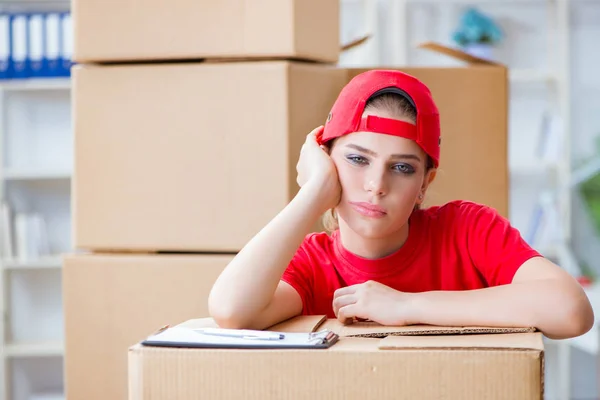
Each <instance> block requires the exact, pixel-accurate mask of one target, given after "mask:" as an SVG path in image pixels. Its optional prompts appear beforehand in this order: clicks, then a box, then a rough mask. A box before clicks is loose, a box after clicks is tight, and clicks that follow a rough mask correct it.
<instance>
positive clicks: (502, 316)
mask: <svg viewBox="0 0 600 400" xmlns="http://www.w3.org/2000/svg"><path fill="white" fill-rule="evenodd" d="M409 296H410V300H408V298H407V300H408V302H409V303H410V304H411V307H410V309H411V310H412V311H411V316H410V317H408V318H409V319H410V320H411V321H414V322H415V323H422V324H432V325H446V326H448V325H456V326H473V325H480V326H505V327H514V326H519V327H530V326H531V327H536V328H537V329H538V330H540V331H541V332H542V333H543V334H544V335H545V336H547V337H549V338H553V339H565V338H571V337H575V336H579V335H582V334H584V333H586V332H587V331H589V330H590V329H591V328H592V326H593V324H594V313H593V311H592V307H591V305H590V302H589V300H588V298H587V296H586V295H585V292H584V291H583V289H582V288H581V286H580V285H579V283H578V282H577V281H576V280H575V279H573V278H572V277H571V276H570V275H569V274H568V273H567V272H565V271H564V270H563V269H561V268H560V267H558V266H556V265H555V264H553V263H552V262H550V261H549V260H547V259H545V258H542V257H535V258H531V259H529V260H528V261H526V262H525V263H524V264H523V265H522V266H521V267H520V268H519V269H518V270H517V273H516V274H515V277H514V279H513V282H512V284H508V285H501V286H495V287H490V288H485V289H477V290H469V291H433V292H423V293H414V294H409ZM399 306H401V305H400V304H399Z"/></svg>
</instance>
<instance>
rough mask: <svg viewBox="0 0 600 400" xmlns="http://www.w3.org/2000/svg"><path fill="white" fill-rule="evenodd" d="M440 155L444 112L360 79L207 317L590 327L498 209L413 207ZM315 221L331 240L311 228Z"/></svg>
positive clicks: (553, 332)
mask: <svg viewBox="0 0 600 400" xmlns="http://www.w3.org/2000/svg"><path fill="white" fill-rule="evenodd" d="M439 154H440V124H439V115H438V110H437V107H436V105H435V103H434V101H433V99H432V96H431V93H430V91H429V89H428V88H427V87H426V86H425V85H424V84H423V83H422V82H420V81H419V80H417V79H416V78H414V77H412V76H409V75H406V74H404V73H402V72H398V71H382V70H373V71H369V72H365V73H363V74H361V75H358V76H357V77H355V78H354V79H353V80H352V81H351V82H350V83H349V84H348V85H347V86H346V87H345V88H344V89H343V90H342V92H341V93H340V96H339V97H338V99H337V101H336V103H335V104H334V106H333V108H332V111H331V113H330V114H329V116H328V118H327V122H326V124H325V126H324V127H319V128H317V129H315V130H314V131H313V132H311V133H310V134H309V135H308V136H307V138H306V142H305V143H304V145H303V147H302V150H301V153H300V158H299V161H298V165H297V172H298V184H299V185H300V190H299V192H298V194H297V195H296V196H295V197H294V199H293V200H292V201H291V202H290V203H289V204H288V205H287V206H286V207H285V208H284V209H283V210H282V211H281V212H280V213H279V214H278V215H277V216H275V218H274V219H273V220H272V221H271V222H270V223H269V224H268V225H267V226H265V227H264V229H262V230H261V231H260V232H259V233H258V234H257V235H256V236H255V237H254V238H253V239H252V240H251V241H250V242H249V243H248V244H247V245H246V246H245V247H244V248H243V249H242V250H241V251H240V252H239V254H237V255H236V257H235V258H234V259H233V260H232V261H231V263H230V264H229V265H228V266H227V267H226V268H225V270H224V271H223V272H222V274H221V275H220V277H219V278H218V280H217V281H216V283H215V285H214V287H213V288H212V291H211V293H210V297H209V308H210V313H211V315H212V317H213V318H214V319H215V320H216V322H217V323H218V324H219V325H220V326H222V327H229V328H250V329H264V328H267V327H269V326H271V325H273V324H275V323H277V322H280V321H282V320H285V319H288V318H291V317H293V316H296V315H300V314H320V315H327V316H329V317H330V318H338V319H340V320H341V321H343V322H345V323H349V322H352V321H353V320H355V319H368V320H372V321H375V322H378V323H381V324H386V325H406V324H431V325H455V326H473V325H479V326H481V325H484V326H509V327H511V326H525V327H531V326H533V327H536V328H538V329H539V330H540V331H542V332H543V333H544V334H545V335H546V336H548V337H551V338H568V337H574V336H578V335H581V334H583V333H585V332H587V331H588V330H589V329H590V328H591V327H592V325H593V319H594V316H593V312H592V309H591V306H590V304H589V301H588V299H587V297H586V295H585V293H584V292H583V290H582V288H581V287H580V285H579V284H578V283H577V281H575V280H574V279H573V278H572V277H571V276H570V275H569V274H567V273H566V272H565V271H564V270H562V269H561V268H559V267H558V266H556V265H555V264H553V263H552V262H550V261H549V260H547V259H545V258H543V257H542V256H541V255H540V254H538V253H537V252H536V251H535V250H533V249H532V248H531V247H529V246H528V245H527V244H526V243H525V242H524V241H523V239H522V238H521V236H520V234H519V232H518V231H517V230H516V229H515V228H513V227H512V226H511V225H510V224H509V222H508V221H507V220H506V219H505V218H503V217H502V216H500V215H499V214H498V213H497V212H496V211H495V210H493V209H491V208H489V207H486V206H483V205H480V204H475V203H473V202H469V201H453V202H449V203H447V204H445V205H442V206H435V207H430V208H426V209H422V208H421V207H420V205H421V203H422V202H423V200H424V198H425V195H426V192H427V188H428V186H429V184H430V183H431V182H432V181H433V179H434V178H435V174H436V168H437V167H438V162H439ZM464 156H465V157H469V154H468V153H465V155H464ZM474 168H477V166H476V165H475V166H474ZM465 179H468V177H465ZM323 214H325V215H326V216H327V217H328V221H326V222H327V225H330V227H331V230H332V231H331V233H330V234H329V233H326V232H322V233H310V234H309V232H310V230H311V227H313V226H314V224H315V222H316V221H317V220H318V218H320V217H321V216H322V215H323Z"/></svg>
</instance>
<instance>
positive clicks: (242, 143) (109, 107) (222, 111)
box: [73, 45, 509, 252]
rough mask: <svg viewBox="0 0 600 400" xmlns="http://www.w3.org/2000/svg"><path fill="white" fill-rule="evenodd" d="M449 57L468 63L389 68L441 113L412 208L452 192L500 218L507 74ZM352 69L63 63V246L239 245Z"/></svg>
mask: <svg viewBox="0 0 600 400" xmlns="http://www.w3.org/2000/svg"><path fill="white" fill-rule="evenodd" d="M426 47H427V46H426ZM429 48H431V49H433V50H435V51H446V50H447V49H445V48H443V47H439V46H437V47H436V46H433V45H431V46H429ZM451 55H452V56H453V57H456V58H460V59H463V60H465V61H466V62H468V64H466V65H465V66H463V67H452V68H402V70H403V71H406V72H408V73H410V74H413V75H415V76H417V77H419V78H420V79H422V80H423V81H424V82H425V83H426V84H427V85H429V86H430V88H431V90H432V92H433V96H434V98H435V100H436V102H437V104H438V106H439V109H440V113H441V123H442V152H441V165H440V170H439V171H438V175H437V178H436V181H435V182H434V184H433V185H432V186H431V187H430V189H429V191H428V194H427V198H426V205H436V204H442V203H445V202H447V201H450V200H456V199H466V200H471V201H476V202H479V203H483V204H486V205H489V206H491V207H494V208H496V209H497V210H498V211H499V212H500V214H502V215H503V216H506V217H508V208H509V179H508V176H509V175H508V121H507V120H508V115H507V113H508V111H507V108H508V89H507V77H508V75H507V70H506V68H505V67H503V66H501V65H495V64H491V63H487V62H483V61H481V60H478V59H476V58H473V57H470V56H467V55H466V54H464V53H461V52H454V53H451ZM362 71H364V70H363V69H348V70H347V69H336V68H333V67H327V66H323V65H314V64H306V63H294V62H250V63H247V62H240V63H189V64H187V63H186V64H156V65H143V66H142V65H138V66H78V67H76V68H75V69H74V92H73V93H74V100H75V101H74V103H75V105H74V121H75V122H74V127H75V173H74V187H73V193H74V195H73V196H74V197H73V210H74V232H73V237H74V242H75V246H76V247H78V248H87V249H94V250H106V249H115V250H123V249H124V250H142V251H145V250H176V251H234V252H235V251H239V250H240V249H241V248H242V247H243V246H244V245H245V244H246V243H247V241H248V240H250V238H252V237H253V236H254V235H255V234H256V233H257V232H258V231H259V230H260V229H262V228H263V227H264V226H265V225H266V224H267V223H268V222H269V221H270V220H271V219H272V218H273V217H274V216H275V215H276V214H277V213H278V212H279V211H280V210H281V209H282V208H283V207H285V205H286V204H287V203H288V202H289V200H291V198H292V197H293V196H294V195H295V194H296V192H297V190H298V187H297V184H296V168H295V167H296V163H297V159H298V156H299V152H300V147H301V145H302V143H303V142H304V139H305V136H306V134H307V133H308V132H310V131H311V130H312V129H313V128H314V127H316V126H318V125H320V124H322V123H324V121H325V119H326V116H327V114H328V112H329V110H330V107H331V105H332V104H333V102H334V101H335V99H336V98H337V96H338V94H339V91H340V90H341V88H342V87H343V86H344V84H345V83H346V82H347V81H348V80H349V79H350V78H351V77H353V76H355V75H356V74H358V73H360V72H362Z"/></svg>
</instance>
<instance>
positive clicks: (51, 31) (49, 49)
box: [44, 12, 62, 76]
mask: <svg viewBox="0 0 600 400" xmlns="http://www.w3.org/2000/svg"><path fill="white" fill-rule="evenodd" d="M60 27H61V17H60V14H59V13H57V12H53V13H48V14H45V21H44V31H45V34H44V49H45V55H44V62H45V67H44V70H45V71H46V76H61V68H62V61H61V59H60V47H61V34H60V31H61V29H60Z"/></svg>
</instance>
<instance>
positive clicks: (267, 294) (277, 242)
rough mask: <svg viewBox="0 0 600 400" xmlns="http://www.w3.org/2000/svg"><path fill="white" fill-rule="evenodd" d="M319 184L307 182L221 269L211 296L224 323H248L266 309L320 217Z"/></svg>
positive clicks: (214, 312) (215, 314)
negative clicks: (292, 260)
mask: <svg viewBox="0 0 600 400" xmlns="http://www.w3.org/2000/svg"><path fill="white" fill-rule="evenodd" d="M319 190H320V188H319V187H318V185H311V184H309V185H307V186H304V187H302V188H301V189H300V191H299V192H298V194H297V195H296V196H295V198H294V199H293V200H292V201H291V202H290V203H289V204H288V205H287V206H286V207H285V208H284V209H283V210H282V211H281V212H280V213H279V214H278V215H277V216H276V217H275V218H274V219H273V220H272V221H271V222H270V223H269V224H268V225H267V226H265V227H264V228H263V229H262V230H261V231H260V232H259V233H258V234H257V235H256V236H254V237H253V238H252V240H250V241H249V242H248V243H247V244H246V245H245V246H244V248H243V249H242V250H241V251H240V252H239V253H238V254H237V255H236V256H235V258H234V259H233V260H232V261H231V262H230V263H229V264H228V265H227V267H226V268H225V269H224V271H223V272H222V273H221V275H220V276H219V278H218V279H217V281H216V282H215V284H214V285H213V288H212V290H211V293H210V296H209V309H210V313H211V315H212V316H213V317H214V318H215V319H216V320H218V321H220V322H221V323H222V324H223V325H247V321H252V320H253V319H254V318H256V317H257V315H258V314H259V313H260V312H261V311H262V310H264V309H265V308H266V307H267V305H268V304H269V302H270V301H271V299H272V298H273V295H274V293H275V289H276V288H277V285H278V283H279V281H280V279H281V276H282V275H283V272H284V271H285V269H286V267H287V266H288V264H289V262H290V260H291V259H292V258H293V256H294V253H295V252H296V250H297V249H298V247H299V246H300V244H301V243H302V241H303V239H304V237H305V236H306V235H307V234H308V233H309V232H310V229H311V228H312V227H313V226H314V224H315V223H316V221H317V220H318V218H319V217H320V211H319V210H320V209H321V208H320V207H319V204H318V202H319V201H320V198H319Z"/></svg>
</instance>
